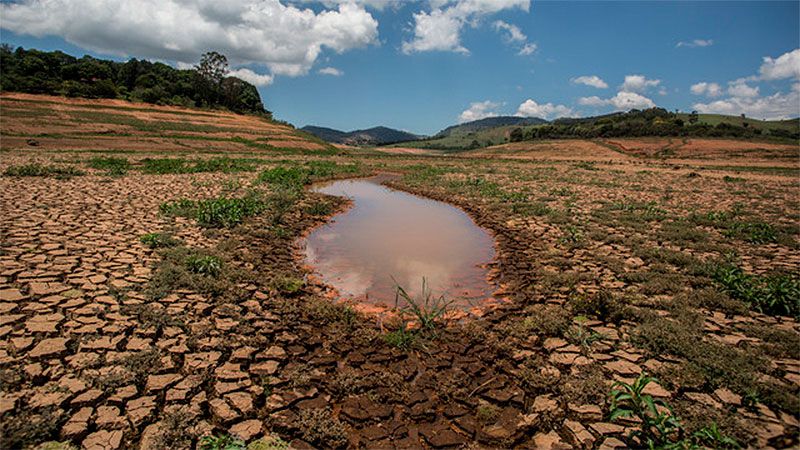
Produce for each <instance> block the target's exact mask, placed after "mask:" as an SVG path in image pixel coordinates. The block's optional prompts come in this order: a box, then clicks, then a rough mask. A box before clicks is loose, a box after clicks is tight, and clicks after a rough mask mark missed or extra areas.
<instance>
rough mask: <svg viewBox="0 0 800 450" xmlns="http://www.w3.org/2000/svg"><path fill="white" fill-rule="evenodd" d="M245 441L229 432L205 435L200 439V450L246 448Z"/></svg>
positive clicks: (241, 449) (242, 449)
mask: <svg viewBox="0 0 800 450" xmlns="http://www.w3.org/2000/svg"><path fill="white" fill-rule="evenodd" d="M245 448H246V447H245V445H244V441H243V440H241V439H239V438H238V437H234V436H231V435H229V434H223V435H220V436H205V437H204V438H202V439H200V450H245Z"/></svg>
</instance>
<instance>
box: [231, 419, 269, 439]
mask: <svg viewBox="0 0 800 450" xmlns="http://www.w3.org/2000/svg"><path fill="white" fill-rule="evenodd" d="M261 429H262V424H261V421H260V420H256V419H252V420H245V421H243V422H239V423H237V424H236V425H233V426H231V428H230V433H231V434H232V435H234V436H239V438H241V439H242V440H244V441H245V442H247V441H250V440H251V439H253V438H254V437H256V436H258V435H259V434H260V433H261Z"/></svg>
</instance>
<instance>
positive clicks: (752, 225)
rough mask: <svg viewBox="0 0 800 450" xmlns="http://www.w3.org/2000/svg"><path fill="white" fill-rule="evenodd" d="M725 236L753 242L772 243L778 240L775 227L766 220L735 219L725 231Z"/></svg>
mask: <svg viewBox="0 0 800 450" xmlns="http://www.w3.org/2000/svg"><path fill="white" fill-rule="evenodd" d="M723 234H724V235H725V237H729V238H735V239H741V240H744V241H747V242H750V243H751V244H770V243H774V242H777V241H778V234H777V231H776V230H775V228H774V227H773V226H772V225H770V224H768V223H765V222H741V221H734V222H731V223H729V224H728V226H727V229H726V230H725V231H724V232H723Z"/></svg>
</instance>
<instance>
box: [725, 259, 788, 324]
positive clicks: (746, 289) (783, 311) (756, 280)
mask: <svg viewBox="0 0 800 450" xmlns="http://www.w3.org/2000/svg"><path fill="white" fill-rule="evenodd" d="M711 276H712V278H713V279H714V280H715V281H716V282H717V283H718V284H719V285H720V286H721V287H722V288H723V290H724V291H725V292H726V293H727V294H728V295H730V296H731V297H733V298H735V299H738V300H741V301H743V302H745V303H747V304H748V305H749V306H750V308H752V309H755V310H756V311H759V312H762V313H764V314H772V315H786V316H792V317H795V318H800V277H797V276H796V275H790V274H771V275H765V276H756V275H750V274H747V273H745V272H744V271H743V270H742V269H741V268H739V267H737V266H735V265H733V264H729V263H723V264H717V265H715V266H712V268H711Z"/></svg>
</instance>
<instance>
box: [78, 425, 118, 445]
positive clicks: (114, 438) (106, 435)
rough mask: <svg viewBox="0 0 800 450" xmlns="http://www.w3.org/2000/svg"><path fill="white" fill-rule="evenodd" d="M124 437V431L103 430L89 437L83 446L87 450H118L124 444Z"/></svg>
mask: <svg viewBox="0 0 800 450" xmlns="http://www.w3.org/2000/svg"><path fill="white" fill-rule="evenodd" d="M122 435H123V434H122V430H116V431H105V430H101V431H97V432H95V433H92V434H90V435H89V436H87V437H86V439H84V440H83V443H82V445H83V448H84V449H86V450H116V449H118V448H120V445H121V444H122Z"/></svg>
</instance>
